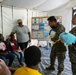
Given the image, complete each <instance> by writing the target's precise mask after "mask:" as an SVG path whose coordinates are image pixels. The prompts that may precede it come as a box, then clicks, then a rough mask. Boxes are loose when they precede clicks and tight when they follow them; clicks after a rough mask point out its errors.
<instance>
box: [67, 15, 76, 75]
mask: <svg viewBox="0 0 76 75" xmlns="http://www.w3.org/2000/svg"><path fill="white" fill-rule="evenodd" d="M72 23H73V24H74V25H76V15H74V16H73V19H72ZM70 33H71V34H73V35H75V36H76V27H74V28H72V29H71V31H70ZM68 48H69V57H70V62H71V67H72V73H73V75H76V43H75V44H72V45H69V46H68Z"/></svg>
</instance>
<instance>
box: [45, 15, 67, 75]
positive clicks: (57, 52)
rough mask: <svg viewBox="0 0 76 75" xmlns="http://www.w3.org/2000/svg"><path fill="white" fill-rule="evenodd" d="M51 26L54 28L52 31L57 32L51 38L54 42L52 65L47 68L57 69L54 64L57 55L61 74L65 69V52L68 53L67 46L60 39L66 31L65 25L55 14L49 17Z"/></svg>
mask: <svg viewBox="0 0 76 75" xmlns="http://www.w3.org/2000/svg"><path fill="white" fill-rule="evenodd" d="M48 23H49V26H50V27H51V28H52V29H51V31H50V33H51V32H53V31H54V32H55V35H54V36H52V35H51V34H50V36H51V40H52V41H53V42H54V44H53V47H52V50H51V54H50V66H49V67H47V68H46V70H55V67H54V64H55V59H56V57H57V59H58V74H57V75H61V74H62V71H63V69H64V59H65V53H66V47H65V46H64V43H62V42H61V41H60V40H59V35H60V33H62V32H64V31H65V28H64V26H63V25H61V24H59V23H57V20H56V18H55V17H54V16H51V17H49V18H48Z"/></svg>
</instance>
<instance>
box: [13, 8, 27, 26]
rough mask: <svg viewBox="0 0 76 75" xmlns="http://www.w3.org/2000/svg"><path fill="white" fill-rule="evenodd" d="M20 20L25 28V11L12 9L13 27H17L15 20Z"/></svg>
mask: <svg viewBox="0 0 76 75" xmlns="http://www.w3.org/2000/svg"><path fill="white" fill-rule="evenodd" d="M18 19H22V21H23V24H24V25H26V26H27V9H22V8H16V7H13V20H15V25H17V22H16V21H17V20H18Z"/></svg>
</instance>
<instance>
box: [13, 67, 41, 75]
mask: <svg viewBox="0 0 76 75" xmlns="http://www.w3.org/2000/svg"><path fill="white" fill-rule="evenodd" d="M13 75H42V74H41V73H39V72H38V71H37V70H35V69H32V68H28V67H25V66H24V67H21V68H19V69H17V70H16V71H15V73H14V74H13Z"/></svg>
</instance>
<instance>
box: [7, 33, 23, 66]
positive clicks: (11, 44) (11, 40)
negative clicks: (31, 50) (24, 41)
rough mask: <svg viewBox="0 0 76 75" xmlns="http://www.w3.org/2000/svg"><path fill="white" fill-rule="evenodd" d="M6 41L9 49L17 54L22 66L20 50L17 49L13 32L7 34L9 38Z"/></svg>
mask: <svg viewBox="0 0 76 75" xmlns="http://www.w3.org/2000/svg"><path fill="white" fill-rule="evenodd" d="M7 43H8V48H9V50H10V51H11V52H12V53H13V54H15V55H16V56H17V58H18V61H19V63H20V65H22V66H23V65H24V64H23V61H22V59H23V56H22V51H21V50H19V46H18V44H17V41H16V39H15V37H14V34H10V35H9V39H8V40H7Z"/></svg>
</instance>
